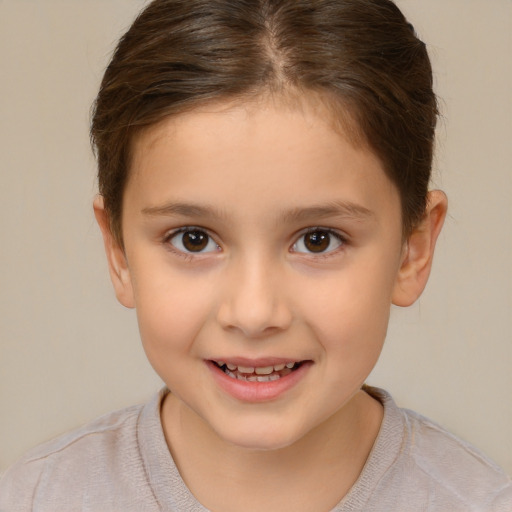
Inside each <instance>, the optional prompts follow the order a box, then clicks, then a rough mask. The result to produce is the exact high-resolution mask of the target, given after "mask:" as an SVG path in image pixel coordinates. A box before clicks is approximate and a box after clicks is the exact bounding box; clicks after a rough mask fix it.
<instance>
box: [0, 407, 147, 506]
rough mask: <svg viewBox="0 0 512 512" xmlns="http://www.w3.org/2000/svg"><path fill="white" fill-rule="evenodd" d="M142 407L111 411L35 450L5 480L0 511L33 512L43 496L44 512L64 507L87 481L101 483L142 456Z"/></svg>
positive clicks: (0, 487) (0, 492) (1, 480)
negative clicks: (139, 440) (139, 433)
mask: <svg viewBox="0 0 512 512" xmlns="http://www.w3.org/2000/svg"><path fill="white" fill-rule="evenodd" d="M142 408H143V407H142V406H133V407H129V408H126V409H122V410H119V411H115V412H112V413H109V414H107V415H105V416H102V417H100V418H98V419H96V420H94V421H92V422H91V423H89V424H87V425H85V426H83V427H81V428H79V429H77V430H74V431H72V432H70V433H67V434H65V435H62V436H60V437H58V438H56V439H54V440H52V441H49V442H47V443H44V444H42V445H40V446H38V447H36V448H34V449H32V450H31V451H30V452H28V453H27V454H26V455H25V456H23V457H22V458H21V459H20V460H19V461H18V462H17V463H16V464H14V465H13V466H12V467H10V468H9V469H8V470H7V471H6V472H5V473H4V474H3V475H2V477H1V478H0V511H2V512H3V511H4V510H9V511H11V510H20V511H21V510H32V509H33V508H34V503H36V502H37V500H38V497H39V496H44V502H45V504H44V505H43V506H42V507H41V508H40V509H41V510H51V506H49V508H45V507H46V504H51V503H53V506H56V504H57V503H59V506H62V505H63V504H64V503H65V502H66V498H65V497H63V496H64V494H65V495H67V496H71V495H73V493H77V492H78V493H80V492H81V491H80V489H79V488H80V487H81V484H82V482H83V481H87V480H89V481H90V480H95V479H96V480H100V479H101V477H99V475H105V474H106V473H108V472H112V471H116V468H117V467H119V466H121V465H125V464H127V463H128V464H129V463H130V460H131V461H132V462H133V461H134V460H135V459H137V458H139V455H138V448H137V422H138V418H139V415H140V414H141V410H142ZM101 485H102V484H101V482H98V486H100V487H101ZM57 497H58V498H57ZM54 498H55V500H57V499H58V500H59V501H52V500H53V499H54ZM62 500H64V501H62ZM36 508H37V507H36ZM38 509H39V508H38Z"/></svg>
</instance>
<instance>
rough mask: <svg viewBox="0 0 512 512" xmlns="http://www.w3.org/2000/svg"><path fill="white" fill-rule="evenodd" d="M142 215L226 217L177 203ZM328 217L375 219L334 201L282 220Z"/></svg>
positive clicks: (355, 206)
mask: <svg viewBox="0 0 512 512" xmlns="http://www.w3.org/2000/svg"><path fill="white" fill-rule="evenodd" d="M142 213H143V214H145V215H149V216H152V217H157V216H158V217H160V216H163V217H174V216H180V217H209V218H219V219H222V218H225V217H226V215H225V213H224V212H223V211H221V210H219V209H217V208H215V207H213V206H210V205H198V204H193V203H175V202H169V203H166V204H163V205H160V206H152V207H148V208H143V209H142ZM327 217H341V218H349V219H353V220H360V221H363V220H371V219H372V218H374V217H375V214H374V212H372V211H371V210H369V209H368V208H366V207H364V206H362V205H360V204H357V203H353V202H350V201H333V202H330V203H327V204H320V205H312V206H306V207H297V208H292V209H291V210H288V211H285V212H283V214H282V216H281V219H282V221H283V222H304V221H307V220H310V219H312V218H314V219H321V218H327Z"/></svg>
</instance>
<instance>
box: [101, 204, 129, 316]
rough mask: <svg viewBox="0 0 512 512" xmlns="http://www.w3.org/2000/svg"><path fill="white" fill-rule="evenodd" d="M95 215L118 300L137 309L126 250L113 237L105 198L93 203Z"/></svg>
mask: <svg viewBox="0 0 512 512" xmlns="http://www.w3.org/2000/svg"><path fill="white" fill-rule="evenodd" d="M93 208H94V215H95V217H96V221H97V222H98V225H99V227H100V229H101V234H102V235H103V243H104V245H105V253H106V255H107V260H108V268H109V271H110V279H111V280H112V284H113V285H114V290H115V292H116V297H117V300H118V301H119V302H120V303H121V304H122V305H123V306H125V307H127V308H134V307H135V300H134V294H133V287H132V280H131V275H130V269H129V268H128V262H127V260H126V255H125V252H124V249H123V248H122V247H121V246H120V245H119V243H118V241H117V240H116V239H115V238H114V236H113V235H112V231H111V229H110V220H109V217H108V214H107V212H106V211H105V207H104V204H103V196H101V195H98V196H96V198H95V199H94V203H93Z"/></svg>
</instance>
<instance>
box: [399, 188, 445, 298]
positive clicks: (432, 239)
mask: <svg viewBox="0 0 512 512" xmlns="http://www.w3.org/2000/svg"><path fill="white" fill-rule="evenodd" d="M447 207H448V201H447V198H446V195H445V194H444V192H442V191H440V190H433V191H431V192H430V193H429V195H428V202H427V209H426V211H425V215H424V217H423V219H422V221H421V222H420V224H419V225H418V226H416V227H415V228H414V229H413V231H412V233H411V235H410V236H409V238H408V240H407V243H406V244H405V247H404V253H403V256H402V262H401V265H400V269H399V271H398V275H397V279H396V282H395V288H394V290H393V296H392V302H393V304H395V305H397V306H410V305H411V304H413V303H414V302H415V301H416V300H417V299H418V298H419V296H420V295H421V293H422V292H423V290H424V288H425V286H426V284H427V281H428V277H429V275H430V269H431V268H432V260H433V257H434V249H435V246H436V241H437V237H438V236H439V233H440V232H441V228H442V227H443V223H444V219H445V217H446V210H447Z"/></svg>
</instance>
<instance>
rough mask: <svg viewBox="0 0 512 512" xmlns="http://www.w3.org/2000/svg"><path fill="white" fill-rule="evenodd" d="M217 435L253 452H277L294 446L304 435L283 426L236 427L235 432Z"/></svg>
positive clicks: (220, 432)
mask: <svg viewBox="0 0 512 512" xmlns="http://www.w3.org/2000/svg"><path fill="white" fill-rule="evenodd" d="M216 433H217V435H218V436H219V437H220V438H221V439H223V440H224V441H225V442H226V443H228V444H230V445H232V446H236V447H238V448H242V449H245V450H253V451H275V450H281V449H284V448H287V447H288V446H291V445H293V444H294V443H295V442H297V441H298V440H299V439H301V438H302V435H301V434H300V433H298V432H291V431H288V430H284V429H283V425H279V426H278V427H277V428H272V427H270V428H269V427H268V426H267V428H258V427H256V428H255V427H254V425H248V426H247V427H245V428H244V427H243V426H240V425H237V426H235V428H234V429H233V430H230V431H226V430H225V429H221V430H220V431H219V430H217V431H216Z"/></svg>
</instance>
